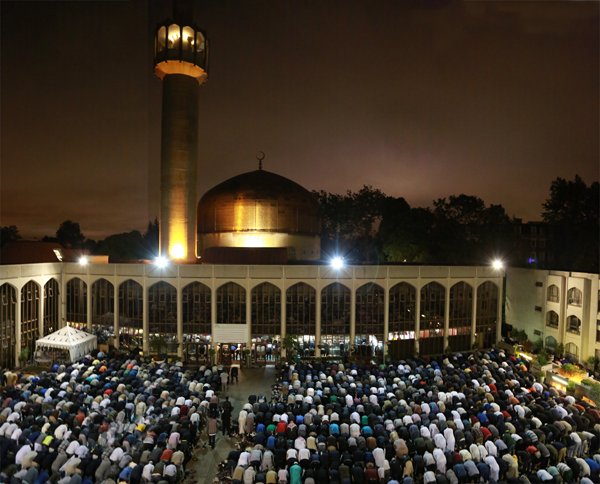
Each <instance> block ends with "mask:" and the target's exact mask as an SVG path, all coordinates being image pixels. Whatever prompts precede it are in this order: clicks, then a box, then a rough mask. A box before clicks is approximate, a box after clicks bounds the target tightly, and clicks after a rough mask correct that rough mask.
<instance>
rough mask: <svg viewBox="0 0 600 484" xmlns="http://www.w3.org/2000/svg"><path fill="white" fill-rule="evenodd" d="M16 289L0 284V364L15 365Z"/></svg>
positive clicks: (7, 366)
mask: <svg viewBox="0 0 600 484" xmlns="http://www.w3.org/2000/svg"><path fill="white" fill-rule="evenodd" d="M16 314H17V291H16V289H15V288H14V287H12V286H11V285H10V284H8V283H5V284H2V285H1V286H0V366H2V367H4V368H12V367H14V365H15V346H16V318H17V316H16Z"/></svg>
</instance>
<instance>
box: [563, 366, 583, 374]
mask: <svg viewBox="0 0 600 484" xmlns="http://www.w3.org/2000/svg"><path fill="white" fill-rule="evenodd" d="M583 372H584V370H582V369H581V368H579V367H578V366H577V365H574V364H573V363H565V364H564V365H563V366H562V367H561V368H560V373H562V374H563V375H566V376H573V375H577V374H580V373H583Z"/></svg>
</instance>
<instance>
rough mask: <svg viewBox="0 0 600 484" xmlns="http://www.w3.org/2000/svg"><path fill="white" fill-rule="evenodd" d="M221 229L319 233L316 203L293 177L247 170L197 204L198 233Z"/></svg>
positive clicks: (214, 231) (220, 230)
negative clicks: (291, 178) (288, 177)
mask: <svg viewBox="0 0 600 484" xmlns="http://www.w3.org/2000/svg"><path fill="white" fill-rule="evenodd" d="M221 232H277V233H286V234H306V235H318V234H319V233H320V224H319V206H318V203H317V201H316V199H315V197H314V196H313V195H312V193H310V192H309V191H308V190H306V189H305V188H303V187H301V186H300V185H298V184H297V183H295V182H293V181H292V180H289V179H287V178H285V177H282V176H280V175H277V174H275V173H271V172H268V171H265V170H255V171H250V172H248V173H243V174H241V175H238V176H234V177H233V178H230V179H229V180H226V181H224V182H223V183H220V184H219V185H217V186H216V187H214V188H212V189H211V190H209V191H208V192H206V193H205V194H204V196H203V197H202V198H201V199H200V202H199V203H198V234H212V233H221Z"/></svg>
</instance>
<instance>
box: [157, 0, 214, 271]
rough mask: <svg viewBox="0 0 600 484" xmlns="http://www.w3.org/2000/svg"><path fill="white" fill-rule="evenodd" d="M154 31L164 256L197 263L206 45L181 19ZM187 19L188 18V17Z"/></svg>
mask: <svg viewBox="0 0 600 484" xmlns="http://www.w3.org/2000/svg"><path fill="white" fill-rule="evenodd" d="M177 6H178V5H177V2H175V14H174V17H175V18H174V20H173V21H171V20H169V21H166V22H165V23H163V24H162V25H160V26H159V27H158V29H157V30H156V36H155V39H154V73H155V74H156V76H157V77H158V78H159V79H161V80H162V82H163V99H162V133H161V161H160V246H159V252H160V255H163V256H166V257H169V258H171V259H176V260H180V261H182V262H184V261H188V262H192V261H195V260H196V253H195V252H196V203H197V200H196V172H197V169H196V163H197V152H198V86H199V85H201V84H202V83H204V81H205V80H206V79H207V64H208V41H207V40H206V37H205V35H204V34H203V33H202V32H201V31H200V30H198V29H197V28H196V27H195V26H194V25H193V24H192V23H191V18H190V17H191V16H186V15H182V13H183V12H182V9H181V8H180V9H179V10H178V9H177ZM185 17H187V18H185Z"/></svg>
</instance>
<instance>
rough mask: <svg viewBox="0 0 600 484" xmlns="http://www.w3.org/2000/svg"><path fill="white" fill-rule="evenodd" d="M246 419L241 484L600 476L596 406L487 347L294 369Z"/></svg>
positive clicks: (239, 454) (230, 466) (242, 419)
mask: <svg viewBox="0 0 600 484" xmlns="http://www.w3.org/2000/svg"><path fill="white" fill-rule="evenodd" d="M282 380H283V381H282V385H281V387H282V388H281V395H280V396H279V397H278V398H276V399H273V400H272V401H271V402H266V401H264V400H263V401H260V400H259V401H254V402H249V403H248V404H246V405H245V406H244V408H243V409H242V411H240V414H239V432H240V433H241V434H243V435H244V436H245V438H246V441H245V444H244V445H243V446H240V450H235V451H232V452H231V453H230V454H229V456H228V460H227V463H226V467H227V471H228V472H229V475H230V477H231V478H232V481H233V483H234V484H240V483H244V484H250V483H265V484H277V483H289V484H300V483H303V484H314V483H319V484H325V483H329V484H348V483H392V484H400V483H403V484H409V483H421V482H423V483H426V484H429V483H452V484H456V483H480V482H489V483H500V482H507V483H528V482H530V483H534V482H544V483H592V482H593V483H598V482H600V480H599V473H600V454H599V453H598V452H599V443H600V441H599V439H598V438H599V435H600V412H598V411H597V410H596V409H595V408H594V407H590V406H589V405H587V404H585V403H583V402H581V401H578V400H576V399H575V398H574V397H572V396H565V395H564V394H563V395H561V394H559V393H558V392H557V391H556V390H555V389H554V388H551V387H548V386H546V385H543V384H541V383H538V382H536V379H535V378H534V376H533V375H532V373H530V372H529V371H528V367H527V362H525V361H521V360H519V359H517V358H515V357H514V356H506V355H505V354H504V353H502V352H496V351H491V352H488V353H476V354H471V355H453V356H450V357H447V358H440V359H438V360H433V359H430V360H428V359H412V360H407V361H402V362H400V364H395V365H391V366H387V367H384V366H382V367H377V366H371V367H361V366H356V365H346V367H344V366H343V365H342V364H338V365H335V364H332V365H323V364H318V363H317V364H312V365H307V364H299V365H296V366H290V367H288V368H287V369H285V370H284V372H283V374H282Z"/></svg>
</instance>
